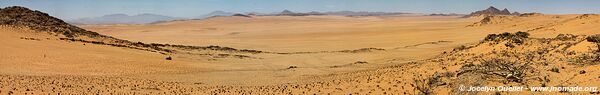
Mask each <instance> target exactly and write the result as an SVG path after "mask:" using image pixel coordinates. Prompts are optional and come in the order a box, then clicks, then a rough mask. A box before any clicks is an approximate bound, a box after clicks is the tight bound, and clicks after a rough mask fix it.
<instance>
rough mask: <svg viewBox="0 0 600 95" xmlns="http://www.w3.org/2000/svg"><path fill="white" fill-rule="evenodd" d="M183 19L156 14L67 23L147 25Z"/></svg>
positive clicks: (106, 17)
mask: <svg viewBox="0 0 600 95" xmlns="http://www.w3.org/2000/svg"><path fill="white" fill-rule="evenodd" d="M177 19H184V18H177V17H170V16H164V15H157V14H148V13H146V14H138V15H131V16H130V15H126V14H110V15H104V16H101V17H91V18H81V19H75V20H70V21H68V22H69V23H72V24H147V23H152V22H158V21H170V20H177Z"/></svg>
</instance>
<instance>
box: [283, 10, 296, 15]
mask: <svg viewBox="0 0 600 95" xmlns="http://www.w3.org/2000/svg"><path fill="white" fill-rule="evenodd" d="M281 14H294V12H292V11H290V10H283V11H281Z"/></svg>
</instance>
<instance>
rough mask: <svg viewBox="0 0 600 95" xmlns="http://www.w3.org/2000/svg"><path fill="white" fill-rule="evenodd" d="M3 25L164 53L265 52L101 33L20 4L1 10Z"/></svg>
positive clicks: (239, 56)
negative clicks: (140, 40)
mask: <svg viewBox="0 0 600 95" xmlns="http://www.w3.org/2000/svg"><path fill="white" fill-rule="evenodd" d="M0 25H7V26H13V27H26V28H30V29H31V30H34V31H38V32H40V33H49V34H51V35H54V36H56V37H57V38H56V39H58V40H64V41H69V42H79V43H88V44H98V45H108V46H114V47H124V48H129V49H136V50H143V51H149V52H156V53H161V54H165V55H171V54H177V53H186V54H195V55H208V56H213V57H223V56H232V57H237V58H248V57H249V56H246V55H239V54H233V53H265V52H263V51H257V50H246V49H235V48H230V47H221V46H186V45H171V44H157V43H143V42H133V41H128V40H124V39H119V38H114V37H111V36H106V35H102V34H98V33H96V32H93V31H88V30H85V29H82V28H79V27H77V26H74V25H71V24H69V23H66V22H65V21H63V20H61V19H58V18H55V17H52V16H50V15H48V14H46V13H43V12H40V11H37V10H30V9H28V8H25V7H20V6H13V7H6V8H2V9H0ZM33 39H36V38H33ZM194 50H207V51H218V52H222V53H224V54H218V55H217V54H203V53H202V54H201V53H199V52H192V51H194Z"/></svg>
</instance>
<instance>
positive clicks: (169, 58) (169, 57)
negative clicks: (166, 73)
mask: <svg viewBox="0 0 600 95" xmlns="http://www.w3.org/2000/svg"><path fill="white" fill-rule="evenodd" d="M165 59H166V60H173V58H171V56H168V57H167V58H165Z"/></svg>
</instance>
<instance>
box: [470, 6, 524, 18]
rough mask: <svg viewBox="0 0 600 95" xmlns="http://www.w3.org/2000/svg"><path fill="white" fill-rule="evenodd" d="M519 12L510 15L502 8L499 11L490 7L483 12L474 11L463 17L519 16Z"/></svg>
mask: <svg viewBox="0 0 600 95" xmlns="http://www.w3.org/2000/svg"><path fill="white" fill-rule="evenodd" d="M519 14H520V13H519V12H513V13H511V12H510V11H509V10H508V9H506V8H504V10H499V9H497V8H496V7H494V6H490V7H489V8H487V9H485V10H480V11H475V12H472V13H471V14H469V15H466V16H465V17H473V16H492V15H519Z"/></svg>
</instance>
